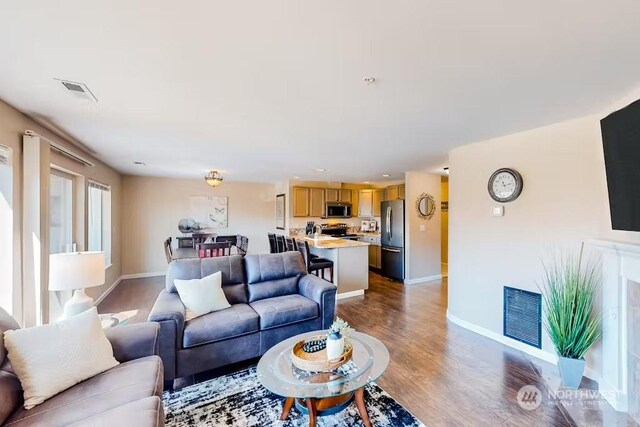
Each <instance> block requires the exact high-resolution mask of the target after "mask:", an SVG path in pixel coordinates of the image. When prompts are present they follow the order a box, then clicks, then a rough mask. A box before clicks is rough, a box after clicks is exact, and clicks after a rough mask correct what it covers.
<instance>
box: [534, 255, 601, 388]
mask: <svg viewBox="0 0 640 427" xmlns="http://www.w3.org/2000/svg"><path fill="white" fill-rule="evenodd" d="M583 249H584V245H583V247H581V248H580V252H579V254H577V255H576V254H572V253H569V254H563V255H562V256H561V257H560V259H557V260H554V261H552V262H551V263H549V264H546V265H545V266H544V269H545V276H544V279H543V286H542V291H543V298H544V302H545V315H546V316H545V317H546V319H545V328H546V330H547V332H548V333H549V336H550V337H551V341H552V342H553V345H554V347H555V348H556V353H557V354H558V369H559V371H560V377H561V378H562V384H563V385H564V386H565V387H568V388H573V389H577V388H578V387H579V386H580V382H581V381H582V374H583V373H584V366H585V360H584V355H585V353H586V352H587V350H589V348H590V347H591V346H592V345H593V344H594V343H595V342H596V341H597V340H598V339H599V338H600V335H601V328H600V316H599V314H597V313H595V311H594V309H593V305H594V299H595V296H596V292H597V290H598V289H599V288H600V283H601V280H602V278H601V276H602V274H601V269H600V264H599V260H598V259H597V258H594V257H591V258H589V259H588V260H587V261H586V262H584V263H583Z"/></svg>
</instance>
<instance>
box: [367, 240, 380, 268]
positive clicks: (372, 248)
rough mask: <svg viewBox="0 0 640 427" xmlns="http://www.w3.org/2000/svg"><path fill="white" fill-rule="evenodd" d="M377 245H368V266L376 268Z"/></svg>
mask: <svg viewBox="0 0 640 427" xmlns="http://www.w3.org/2000/svg"><path fill="white" fill-rule="evenodd" d="M376 248H377V246H374V245H369V267H373V268H378V267H377V266H378V251H377V250H376Z"/></svg>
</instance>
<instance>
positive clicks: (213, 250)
mask: <svg viewBox="0 0 640 427" xmlns="http://www.w3.org/2000/svg"><path fill="white" fill-rule="evenodd" d="M228 255H231V242H215V243H200V244H199V245H198V257H200V258H213V257H219V256H228Z"/></svg>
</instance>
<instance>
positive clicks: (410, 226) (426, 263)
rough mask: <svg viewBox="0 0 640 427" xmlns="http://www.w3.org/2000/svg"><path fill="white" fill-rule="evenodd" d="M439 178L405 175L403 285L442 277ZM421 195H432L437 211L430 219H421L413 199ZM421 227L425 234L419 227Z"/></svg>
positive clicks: (426, 175)
mask: <svg viewBox="0 0 640 427" xmlns="http://www.w3.org/2000/svg"><path fill="white" fill-rule="evenodd" d="M440 180H441V177H440V175H434V174H428V173H422V172H407V173H406V174H405V186H406V187H405V262H406V265H405V282H408V283H414V282H415V283H417V282H420V281H424V280H425V279H426V280H433V279H437V278H439V277H440V275H441V264H440V255H441V254H440V252H441V242H440V235H441V226H440V219H441V211H440V201H441V198H440V193H441V183H440ZM422 193H427V194H431V195H432V196H433V197H434V199H435V201H436V212H435V214H434V215H433V217H432V218H431V219H430V220H426V219H422V218H420V217H419V216H418V212H417V210H416V200H417V199H418V197H419V196H420V195H421V194H422ZM421 225H423V226H424V228H425V229H424V231H421V230H420V226H421Z"/></svg>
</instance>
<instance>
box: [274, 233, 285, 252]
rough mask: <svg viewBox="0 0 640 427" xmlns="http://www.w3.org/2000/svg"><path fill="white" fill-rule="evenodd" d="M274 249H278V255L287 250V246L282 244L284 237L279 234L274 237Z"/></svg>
mask: <svg viewBox="0 0 640 427" xmlns="http://www.w3.org/2000/svg"><path fill="white" fill-rule="evenodd" d="M276 247H277V249H278V253H280V252H285V251H286V250H287V246H286V244H285V242H284V236H283V235H281V234H278V235H276Z"/></svg>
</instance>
